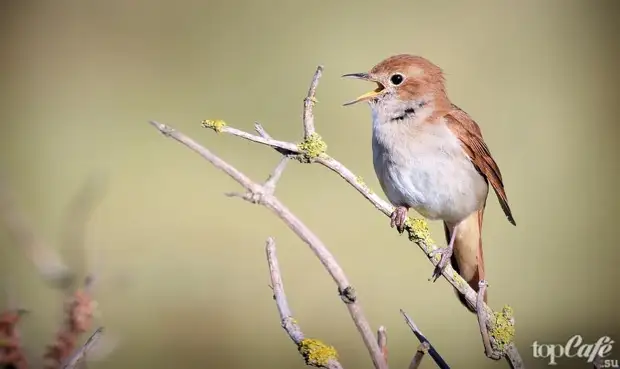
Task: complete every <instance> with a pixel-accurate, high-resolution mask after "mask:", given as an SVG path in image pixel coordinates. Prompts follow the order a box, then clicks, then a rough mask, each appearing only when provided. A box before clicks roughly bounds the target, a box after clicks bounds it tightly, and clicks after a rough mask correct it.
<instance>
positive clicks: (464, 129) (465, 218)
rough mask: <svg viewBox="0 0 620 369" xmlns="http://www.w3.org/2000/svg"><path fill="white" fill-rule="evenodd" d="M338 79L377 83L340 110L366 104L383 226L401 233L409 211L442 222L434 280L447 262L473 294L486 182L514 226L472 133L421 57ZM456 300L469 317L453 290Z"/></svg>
mask: <svg viewBox="0 0 620 369" xmlns="http://www.w3.org/2000/svg"><path fill="white" fill-rule="evenodd" d="M343 77H353V78H358V79H362V80H366V81H370V82H374V83H376V84H377V88H376V89H375V90H373V91H371V92H368V93H366V94H364V95H362V96H360V97H358V98H357V99H355V100H353V101H351V102H348V103H346V104H344V105H345V106H346V105H352V104H355V103H358V102H361V101H366V102H368V103H369V105H370V108H371V111H372V156H373V164H374V168H375V173H376V175H377V178H378V179H379V183H380V184H381V188H382V189H383V192H384V193H385V195H386V196H387V198H388V200H389V201H390V202H391V203H392V205H394V206H395V210H394V212H393V213H392V216H391V221H390V224H391V226H392V227H394V226H396V228H397V229H398V231H399V232H400V233H402V232H403V230H404V224H405V221H406V219H407V213H408V211H409V209H410V208H413V209H414V210H415V211H417V212H418V213H420V214H421V215H422V216H424V217H426V218H427V219H430V220H442V221H443V224H444V230H445V235H446V242H447V243H448V246H447V247H444V248H439V249H438V251H437V253H440V254H441V260H440V262H439V264H438V265H437V268H436V269H435V271H434V273H433V277H434V279H435V280H436V279H437V278H438V277H439V275H440V274H441V272H442V271H443V269H444V268H445V267H446V265H447V263H448V261H450V263H451V265H452V267H453V268H454V269H455V270H456V271H457V272H458V273H459V274H460V275H461V276H462V277H463V278H464V279H465V280H466V281H467V283H468V284H469V285H470V286H471V287H472V288H473V289H474V290H475V291H478V288H479V287H478V282H479V281H480V280H482V279H484V278H485V272H484V258H483V253H482V238H481V236H482V234H481V233H482V217H483V213H484V208H485V204H486V199H487V195H488V192H489V183H490V184H491V186H492V187H493V189H494V190H495V193H496V194H497V198H498V200H499V203H500V205H501V207H502V209H503V211H504V213H505V214H506V217H507V218H508V221H510V223H512V224H513V225H516V223H515V220H514V218H513V216H512V212H511V210H510V207H509V206H508V199H507V197H506V191H505V190H504V184H503V181H502V175H501V173H500V170H499V167H498V166H497V163H495V160H493V157H492V156H491V152H490V151H489V148H488V147H487V145H486V143H485V142H484V139H483V138H482V133H481V131H480V127H478V124H477V123H476V122H475V121H474V120H473V119H472V118H471V117H470V116H469V115H468V114H467V113H466V112H464V111H463V110H461V109H460V108H459V107H458V106H456V105H454V104H453V103H452V102H451V101H450V99H449V98H448V95H447V93H446V87H445V80H444V75H443V72H442V70H441V68H439V67H438V66H436V65H435V64H433V63H432V62H430V61H429V60H427V59H425V58H423V57H420V56H414V55H405V54H403V55H396V56H392V57H389V58H387V59H385V60H383V61H381V62H380V63H379V64H377V65H376V66H374V67H373V68H372V69H371V70H370V72H368V73H352V74H345V75H343ZM457 295H458V297H459V300H460V301H461V303H462V304H463V305H465V306H466V307H467V308H468V309H469V310H471V311H475V307H474V306H471V305H469V304H468V303H467V301H466V300H465V298H464V296H462V295H461V294H459V293H458V291H457ZM484 301H485V302H486V301H487V296H486V294H485V296H484Z"/></svg>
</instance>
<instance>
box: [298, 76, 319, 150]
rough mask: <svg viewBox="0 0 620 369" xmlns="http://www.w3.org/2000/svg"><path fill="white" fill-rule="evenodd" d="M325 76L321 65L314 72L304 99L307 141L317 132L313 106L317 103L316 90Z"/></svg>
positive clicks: (304, 121) (305, 135)
mask: <svg viewBox="0 0 620 369" xmlns="http://www.w3.org/2000/svg"><path fill="white" fill-rule="evenodd" d="M322 74H323V66H321V65H319V66H318V67H317V68H316V72H314V77H312V82H311V83H310V88H309V89H308V95H307V96H306V98H305V99H304V116H303V124H304V138H305V139H306V140H307V139H309V138H310V136H312V135H313V134H314V132H315V128H314V114H313V113H312V106H313V105H314V104H315V103H316V88H317V86H318V85H319V79H320V78H321V75H322Z"/></svg>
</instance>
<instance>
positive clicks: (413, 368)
mask: <svg viewBox="0 0 620 369" xmlns="http://www.w3.org/2000/svg"><path fill="white" fill-rule="evenodd" d="M429 347H430V346H429V345H428V342H422V343H420V344H419V345H418V348H417V350H416V352H415V355H413V358H412V359H411V363H410V364H409V369H418V368H419V367H420V364H421V363H422V359H424V354H426V353H427V352H428V349H429Z"/></svg>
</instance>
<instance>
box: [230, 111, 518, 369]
mask: <svg viewBox="0 0 620 369" xmlns="http://www.w3.org/2000/svg"><path fill="white" fill-rule="evenodd" d="M312 122H314V121H312ZM305 127H306V126H304V133H305V132H306V128H305ZM255 128H256V130H257V132H258V133H259V135H258V136H257V135H254V134H251V133H247V132H244V131H241V130H239V129H236V128H232V127H229V126H224V127H219V128H218V132H221V133H227V134H231V135H233V136H237V137H241V138H243V139H246V140H249V141H252V142H255V143H259V144H262V145H266V146H269V147H271V148H273V149H275V150H276V151H278V152H280V153H290V154H304V152H303V151H302V150H301V149H300V148H299V147H298V145H296V144H294V143H291V142H285V141H279V140H275V139H273V138H272V137H271V136H270V135H269V134H268V133H267V131H266V130H265V128H264V127H263V126H261V125H260V124H258V123H257V124H255ZM312 162H316V163H319V164H321V165H323V166H324V167H326V168H328V169H330V170H331V171H333V172H334V173H336V174H338V175H339V176H340V177H341V178H342V179H344V180H345V181H346V182H347V183H348V184H350V185H351V186H353V188H355V189H356V190H357V191H358V192H359V193H360V194H361V195H362V196H364V197H365V198H366V199H367V200H368V201H370V203H371V204H372V205H373V206H374V207H375V208H377V209H378V210H379V211H380V212H382V213H383V214H384V215H385V216H387V217H389V216H390V215H391V214H392V212H393V211H394V207H393V206H392V205H390V204H389V203H388V202H386V201H385V200H383V199H382V198H381V197H380V196H379V195H377V194H376V193H375V192H373V191H372V190H370V188H368V186H366V184H364V183H363V182H361V181H360V180H359V178H360V177H359V176H357V175H355V174H354V173H353V172H352V171H351V170H349V169H348V168H347V167H345V166H344V165H343V164H342V163H340V162H339V161H338V160H336V159H334V158H333V157H331V156H329V155H327V154H326V153H323V154H321V155H319V156H318V157H316V158H314V160H313V161H312ZM406 230H407V233H408V235H409V239H410V240H411V241H413V242H415V243H416V245H417V246H418V247H419V248H420V249H421V250H422V251H423V252H424V253H425V254H426V256H427V258H428V259H429V261H430V262H431V263H432V264H433V266H435V267H436V266H437V263H438V262H439V261H438V260H437V259H435V258H433V257H432V254H433V252H435V250H437V248H438V247H437V245H436V244H435V242H434V241H433V240H432V239H431V238H430V233H429V232H428V228H427V226H426V222H424V221H420V220H418V221H417V227H411V226H410V225H407V226H406ZM441 275H442V276H443V277H444V278H445V279H446V280H447V281H448V283H450V284H451V285H452V286H453V287H454V288H455V289H456V290H457V291H459V292H460V293H461V294H462V295H463V296H464V298H465V299H466V300H467V301H468V302H469V304H470V305H472V306H476V302H477V301H476V298H477V294H476V291H474V290H473V289H472V288H471V287H470V286H469V284H468V283H467V282H465V280H464V279H463V278H462V277H461V276H460V275H459V274H458V273H456V272H455V270H454V269H453V268H452V266H451V265H447V266H446V267H445V268H444V269H443V272H442V273H441ZM483 306H484V312H483V314H485V315H486V316H487V318H488V317H490V316H492V315H493V310H491V308H490V307H489V306H488V305H487V304H486V303H484V304H483ZM504 355H505V356H506V359H507V360H508V362H509V363H510V365H511V367H512V368H513V369H518V368H523V367H524V366H523V360H522V359H521V356H520V354H519V352H518V350H517V348H516V347H515V345H514V343H511V344H509V345H507V347H506V350H505V352H504Z"/></svg>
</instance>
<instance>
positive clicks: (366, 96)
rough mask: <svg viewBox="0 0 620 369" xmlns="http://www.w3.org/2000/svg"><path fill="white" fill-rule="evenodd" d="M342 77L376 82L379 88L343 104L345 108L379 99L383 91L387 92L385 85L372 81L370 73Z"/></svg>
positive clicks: (350, 74)
mask: <svg viewBox="0 0 620 369" xmlns="http://www.w3.org/2000/svg"><path fill="white" fill-rule="evenodd" d="M342 77H350V78H357V79H362V80H364V81H370V82H375V83H376V84H377V85H378V87H377V88H376V89H375V90H373V91H370V92H367V93H365V94H363V95H361V96H359V97H358V98H357V99H355V100H352V101H349V102H347V103H344V104H342V105H343V106H348V105H353V104H355V103H358V102H360V101H365V100H370V99H372V98H374V97H377V96H379V95H381V93H382V92H383V90H385V87H383V85H382V84H381V83H379V82H377V81H375V80H374V79H372V78H371V77H370V76H369V75H368V73H349V74H344V75H342Z"/></svg>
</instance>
